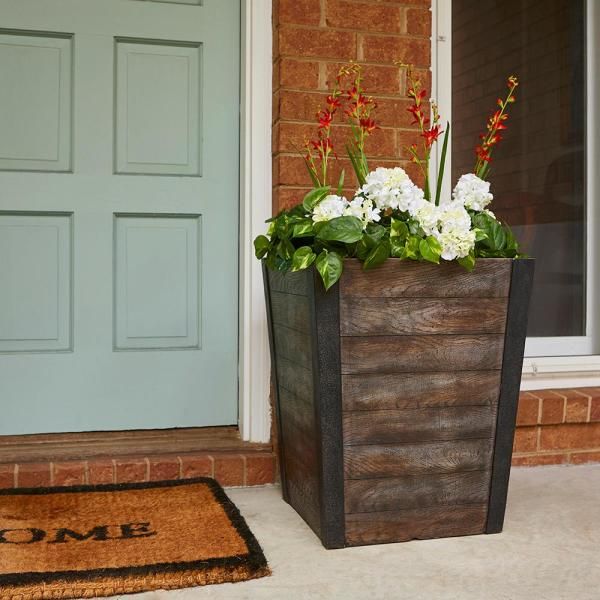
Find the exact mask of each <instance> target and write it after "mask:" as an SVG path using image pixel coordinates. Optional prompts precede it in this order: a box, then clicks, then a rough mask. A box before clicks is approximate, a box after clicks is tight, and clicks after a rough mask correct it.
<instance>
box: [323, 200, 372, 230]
mask: <svg viewBox="0 0 600 600" xmlns="http://www.w3.org/2000/svg"><path fill="white" fill-rule="evenodd" d="M380 212H381V211H380V210H379V208H377V207H376V206H375V205H374V204H373V202H372V201H371V200H368V199H365V198H362V197H360V196H357V197H356V198H354V200H352V202H348V200H346V198H344V197H343V196H336V195H334V194H330V195H329V196H325V198H323V200H321V202H319V204H317V206H315V208H314V210H313V214H312V220H313V221H314V222H315V223H318V222H319V221H329V220H331V219H335V218H336V217H345V216H351V217H356V218H357V219H360V220H361V221H362V222H363V225H364V226H365V227H366V226H367V224H368V223H373V222H376V221H379V220H380V219H381V216H380V214H379V213H380Z"/></svg>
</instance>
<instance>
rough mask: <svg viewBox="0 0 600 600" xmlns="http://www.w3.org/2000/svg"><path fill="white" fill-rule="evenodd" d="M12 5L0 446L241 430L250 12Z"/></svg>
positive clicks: (168, 6) (5, 120) (1, 225)
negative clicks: (30, 440)
mask: <svg viewBox="0 0 600 600" xmlns="http://www.w3.org/2000/svg"><path fill="white" fill-rule="evenodd" d="M0 14H2V28H3V29H2V32H1V33H0V35H1V36H2V39H1V40H0V42H2V45H0V77H1V79H2V82H3V84H2V85H3V89H5V90H10V94H0V102H1V103H2V104H1V105H0V131H2V132H3V133H2V135H1V136H0V314H1V316H0V381H2V387H1V391H2V403H3V407H4V408H3V413H2V419H1V421H0V435H2V434H23V433H39V432H57V431H86V430H115V429H117V430H119V429H149V428H168V427H192V426H208V425H230V424H235V423H237V420H238V419H237V340H238V331H237V322H238V270H237V269H238V265H237V255H238V252H237V239H238V205H239V193H238V188H239V184H238V182H239V177H238V174H239V164H238V156H239V69H240V66H239V55H240V3H239V2H237V1H232V2H222V1H221V0H204V2H194V3H188V2H185V3H178V2H133V1H125V2H124V1H122V0H90V1H88V2H77V1H73V0H52V2H49V1H48V0H29V1H28V2H26V3H14V2H10V1H9V0H0ZM39 32H46V33H39ZM47 32H50V33H47ZM65 32H67V33H65ZM33 171H35V172H33ZM57 173H60V174H57ZM140 173H141V174H140Z"/></svg>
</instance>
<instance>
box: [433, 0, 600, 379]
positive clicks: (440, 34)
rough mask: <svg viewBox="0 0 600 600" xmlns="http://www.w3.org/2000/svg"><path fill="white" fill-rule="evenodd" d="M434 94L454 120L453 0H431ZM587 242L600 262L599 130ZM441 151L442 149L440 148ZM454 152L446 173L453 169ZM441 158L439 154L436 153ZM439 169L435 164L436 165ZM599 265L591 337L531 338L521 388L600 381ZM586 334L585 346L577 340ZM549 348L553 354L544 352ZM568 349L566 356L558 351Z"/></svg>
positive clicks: (591, 275) (598, 26) (595, 26)
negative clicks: (544, 354) (452, 112)
mask: <svg viewBox="0 0 600 600" xmlns="http://www.w3.org/2000/svg"><path fill="white" fill-rule="evenodd" d="M586 2H587V36H586V37H587V43H588V48H587V57H588V62H587V68H586V75H587V98H586V102H587V119H588V131H589V132H596V133H597V132H598V131H599V129H598V122H597V120H598V112H597V107H596V106H595V99H596V98H600V78H599V77H598V76H597V75H596V73H597V69H598V65H599V64H600V7H599V6H598V3H597V2H595V0H586ZM432 24H433V28H432V36H431V50H432V52H431V56H432V64H431V68H432V96H433V97H434V98H437V100H438V104H439V107H440V114H441V115H442V116H443V119H444V120H446V119H448V120H451V109H452V55H451V51H452V0H432ZM587 138H588V139H587V161H588V165H589V167H588V169H587V173H588V177H587V198H588V206H587V221H588V222H587V244H588V254H587V256H588V261H589V262H590V264H592V265H598V264H600V235H599V234H598V232H599V231H600V204H599V203H598V197H597V195H596V190H597V189H598V188H599V187H600V186H599V184H598V179H597V178H598V174H597V172H596V171H594V166H593V165H595V164H596V160H597V158H596V157H598V156H600V139H599V137H598V135H588V136H587ZM438 151H439V149H438ZM450 154H451V153H449V155H448V161H447V163H446V173H450V172H451V165H450ZM436 159H437V160H439V155H438V156H437V157H436ZM436 168H437V166H436ZM450 191H451V182H450V179H449V178H446V179H445V180H444V185H443V192H444V194H446V195H447V196H449V195H450ZM596 271H597V268H593V267H590V266H589V265H588V272H587V298H586V300H587V307H588V315H587V317H588V318H587V337H586V338H575V339H576V340H577V342H576V343H573V338H530V339H528V341H527V345H526V348H525V356H526V358H525V361H524V364H523V381H522V385H521V389H536V388H537V389H540V388H545V387H556V388H558V387H579V386H592V385H593V386H596V385H600V354H599V352H600V313H598V309H597V308H596V306H597V305H598V301H599V299H600V277H598V275H597V274H596ZM583 339H585V345H582V342H581V341H579V340H583ZM543 348H547V350H548V351H549V352H548V353H549V354H550V353H551V354H554V355H555V356H540V353H541V352H540V349H543ZM561 351H562V353H564V356H556V354H560V353H561Z"/></svg>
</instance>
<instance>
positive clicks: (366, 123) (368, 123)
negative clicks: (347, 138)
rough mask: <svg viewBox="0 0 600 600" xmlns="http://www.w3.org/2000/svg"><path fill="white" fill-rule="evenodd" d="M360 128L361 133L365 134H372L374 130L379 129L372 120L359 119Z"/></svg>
mask: <svg viewBox="0 0 600 600" xmlns="http://www.w3.org/2000/svg"><path fill="white" fill-rule="evenodd" d="M359 123H360V127H361V129H362V130H363V131H366V132H367V133H369V134H370V133H373V132H374V131H375V130H376V129H379V126H378V125H377V124H376V123H375V121H373V119H361V120H360V121H359Z"/></svg>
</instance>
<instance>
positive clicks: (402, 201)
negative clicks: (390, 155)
mask: <svg viewBox="0 0 600 600" xmlns="http://www.w3.org/2000/svg"><path fill="white" fill-rule="evenodd" d="M358 193H362V194H363V195H364V197H365V198H367V199H369V200H372V201H373V202H374V203H375V206H377V208H379V209H380V210H386V209H387V208H391V209H392V210H400V211H402V212H407V211H408V212H410V213H412V212H414V211H415V210H416V209H417V208H418V207H419V206H420V205H421V204H422V202H423V200H424V194H423V190H422V189H420V188H419V187H417V186H416V185H415V184H414V183H413V182H412V181H411V179H410V177H409V176H408V175H407V174H406V171H405V170H404V169H401V168H400V167H394V168H393V169H386V168H384V167H378V168H377V169H375V170H374V171H371V172H370V173H369V174H368V175H367V179H366V181H365V184H364V185H363V186H362V187H361V188H360V190H359V191H358Z"/></svg>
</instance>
